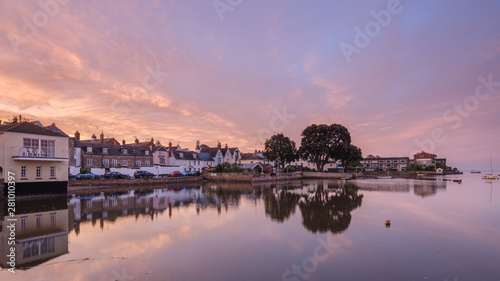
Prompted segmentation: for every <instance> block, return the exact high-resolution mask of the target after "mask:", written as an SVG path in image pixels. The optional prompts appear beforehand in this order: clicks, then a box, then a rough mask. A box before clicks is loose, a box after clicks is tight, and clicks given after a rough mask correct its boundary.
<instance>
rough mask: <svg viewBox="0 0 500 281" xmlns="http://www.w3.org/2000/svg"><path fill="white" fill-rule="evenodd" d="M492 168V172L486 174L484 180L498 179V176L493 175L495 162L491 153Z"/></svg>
mask: <svg viewBox="0 0 500 281" xmlns="http://www.w3.org/2000/svg"><path fill="white" fill-rule="evenodd" d="M490 169H491V174H486V175H484V176H483V180H496V179H498V178H497V176H494V175H493V162H492V160H491V155H490Z"/></svg>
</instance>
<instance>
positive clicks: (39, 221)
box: [35, 215, 42, 229]
mask: <svg viewBox="0 0 500 281" xmlns="http://www.w3.org/2000/svg"><path fill="white" fill-rule="evenodd" d="M35 224H36V228H37V229H40V228H42V215H37V216H35Z"/></svg>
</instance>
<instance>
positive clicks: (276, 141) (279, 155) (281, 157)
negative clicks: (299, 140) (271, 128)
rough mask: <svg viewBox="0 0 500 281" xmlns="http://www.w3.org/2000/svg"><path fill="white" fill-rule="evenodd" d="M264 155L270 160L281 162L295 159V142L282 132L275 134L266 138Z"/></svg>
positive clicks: (284, 162)
mask: <svg viewBox="0 0 500 281" xmlns="http://www.w3.org/2000/svg"><path fill="white" fill-rule="evenodd" d="M264 156H266V157H267V159H268V160H270V161H279V162H280V163H282V164H286V163H290V162H292V161H294V160H295V159H297V148H296V147H295V142H294V141H292V140H290V138H288V137H286V136H285V135H283V134H276V135H273V136H271V138H269V139H267V140H266V143H265V149H264Z"/></svg>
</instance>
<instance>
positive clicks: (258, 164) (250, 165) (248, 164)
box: [241, 163, 262, 170]
mask: <svg viewBox="0 0 500 281" xmlns="http://www.w3.org/2000/svg"><path fill="white" fill-rule="evenodd" d="M256 166H259V167H261V168H262V165H261V164H260V163H247V164H243V165H242V166H241V168H242V169H244V170H246V169H252V170H253V169H255V167H256Z"/></svg>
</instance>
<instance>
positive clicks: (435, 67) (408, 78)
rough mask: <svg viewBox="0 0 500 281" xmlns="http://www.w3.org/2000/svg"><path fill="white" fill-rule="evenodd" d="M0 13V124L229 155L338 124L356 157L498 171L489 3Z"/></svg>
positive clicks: (93, 6)
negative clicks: (223, 148)
mask: <svg viewBox="0 0 500 281" xmlns="http://www.w3.org/2000/svg"><path fill="white" fill-rule="evenodd" d="M39 2H40V3H46V5H41V4H39ZM0 11H1V12H0V13H1V17H0V96H1V99H0V119H1V120H7V119H9V118H12V115H14V114H17V115H19V114H22V115H23V117H26V118H29V119H30V120H40V121H41V122H42V123H44V124H50V123H52V122H55V123H56V124H57V125H58V126H59V127H60V128H61V129H63V130H64V131H65V132H67V133H68V134H70V135H73V133H74V132H75V131H76V130H79V131H80V132H81V134H82V137H83V138H90V136H91V135H92V134H93V133H95V134H96V135H98V134H99V133H100V132H101V130H103V131H104V133H105V135H106V136H109V137H115V138H116V139H117V140H119V141H121V140H122V139H125V140H127V141H128V142H130V141H133V140H134V138H135V137H138V138H139V139H140V140H146V139H150V138H151V137H153V138H155V139H158V140H160V141H162V143H163V144H166V143H168V141H169V140H170V139H171V140H172V142H174V144H176V143H180V145H181V146H183V147H188V148H191V149H192V148H194V144H195V141H196V140H198V139H199V140H200V141H201V142H202V143H206V144H208V145H215V143H216V142H217V140H220V141H221V142H222V143H223V144H225V143H228V144H229V145H230V146H238V147H240V149H242V150H243V151H253V149H254V148H257V149H262V148H263V142H264V141H265V138H266V137H269V136H270V135H271V134H274V133H279V132H283V133H284V134H285V135H287V136H289V137H291V138H292V139H294V140H295V141H296V142H297V143H300V134H301V132H302V130H303V129H304V128H305V127H306V126H308V125H309V124H313V123H316V124H318V123H327V124H331V123H340V124H342V125H344V126H346V127H347V128H348V129H349V131H350V132H351V134H352V138H353V143H354V144H355V145H358V146H360V147H361V148H362V151H363V155H365V156H366V155H368V154H374V155H380V156H410V155H412V153H414V152H415V151H420V150H426V151H430V152H434V153H436V154H437V155H438V156H439V157H447V158H448V163H449V165H453V166H457V167H458V168H461V169H486V168H489V155H490V154H492V155H493V159H494V162H496V163H497V165H496V167H497V168H498V167H500V152H499V149H498V143H499V140H500V129H499V128H500V127H499V124H498V122H499V120H500V16H499V14H500V2H499V1H451V0H448V1H431V0H429V1H423V0H422V1H410V0H406V1H403V0H402V1H395V0H389V1H388V0H383V1H373V0H370V1H340V0H337V1H326V0H325V1H319V0H318V1H299V0H286V1H285V0H272V1H269V0H266V1H264V0H252V1H250V0H216V1H213V0H190V1H102V0H100V1H74V0H71V1H68V0H64V1H63V0H58V1H56V0H41V1H7V0H1V1H0ZM495 81H498V82H495Z"/></svg>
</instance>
